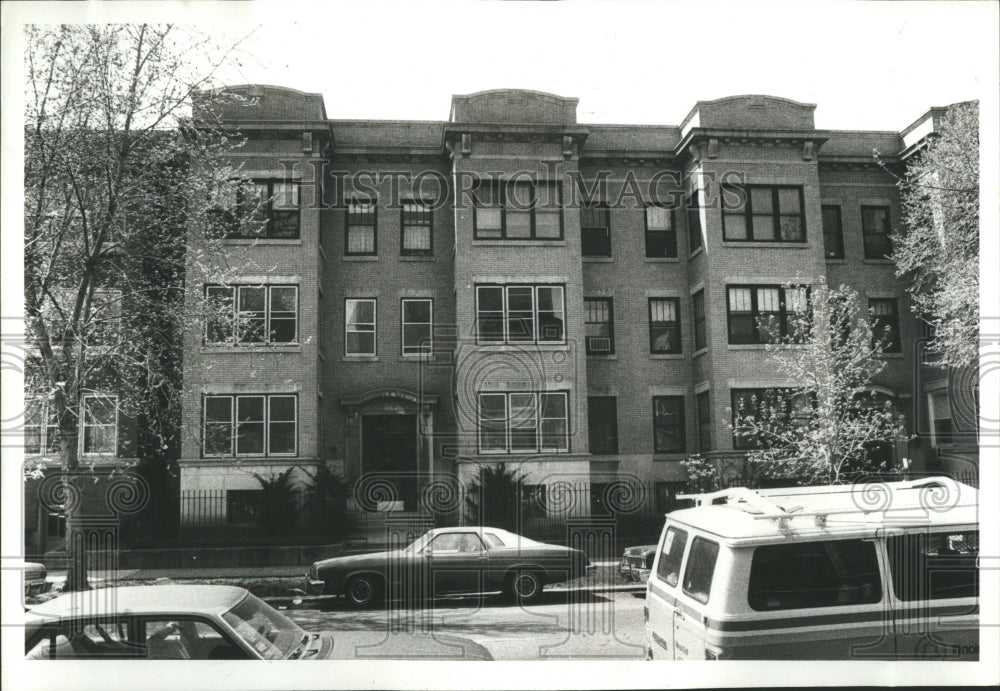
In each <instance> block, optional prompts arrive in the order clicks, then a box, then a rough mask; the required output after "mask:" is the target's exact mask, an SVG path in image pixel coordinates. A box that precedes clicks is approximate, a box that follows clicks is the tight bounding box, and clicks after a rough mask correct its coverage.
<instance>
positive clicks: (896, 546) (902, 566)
mask: <svg viewBox="0 0 1000 691" xmlns="http://www.w3.org/2000/svg"><path fill="white" fill-rule="evenodd" d="M887 543H888V548H889V569H890V571H891V572H892V588H893V591H894V592H895V593H896V597H898V598H899V599H900V600H905V601H910V600H946V599H952V598H956V597H978V596H979V570H978V569H977V568H976V563H977V561H978V559H979V531H975V530H973V531H965V532H954V533H923V534H917V535H901V536H899V537H890V538H889V539H888V541H887Z"/></svg>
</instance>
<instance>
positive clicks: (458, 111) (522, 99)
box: [448, 89, 580, 125]
mask: <svg viewBox="0 0 1000 691" xmlns="http://www.w3.org/2000/svg"><path fill="white" fill-rule="evenodd" d="M579 102H580V99H578V98H566V97H564V96H557V95H555V94H548V93H545V92H542V91H530V90H527V89H494V90H490V91H479V92H476V93H474V94H464V95H455V96H452V97H451V115H450V116H449V118H448V119H449V121H451V122H468V123H481V124H508V123H509V124H519V125H527V124H533V125H575V124H576V105H577V103H579Z"/></svg>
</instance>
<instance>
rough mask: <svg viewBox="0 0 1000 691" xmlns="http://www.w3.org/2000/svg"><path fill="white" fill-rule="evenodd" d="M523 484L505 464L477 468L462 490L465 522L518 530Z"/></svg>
mask: <svg viewBox="0 0 1000 691" xmlns="http://www.w3.org/2000/svg"><path fill="white" fill-rule="evenodd" d="M524 484H525V482H524V477H523V476H522V475H521V472H520V471H519V470H517V469H514V468H508V467H507V464H505V463H502V462H501V463H497V464H496V465H481V466H479V471H478V473H477V474H476V476H475V477H474V478H473V479H472V481H471V482H470V483H469V485H468V487H467V488H466V494H465V509H466V515H467V517H468V519H469V520H470V521H472V522H473V523H474V524H476V525H485V526H490V527H493V528H503V529H505V530H511V531H516V530H518V529H519V528H520V526H519V523H520V516H521V497H522V495H523V492H524V489H523V488H524Z"/></svg>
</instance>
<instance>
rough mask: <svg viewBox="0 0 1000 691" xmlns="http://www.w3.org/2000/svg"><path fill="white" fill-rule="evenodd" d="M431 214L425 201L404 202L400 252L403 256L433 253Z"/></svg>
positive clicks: (429, 206) (429, 207)
mask: <svg viewBox="0 0 1000 691" xmlns="http://www.w3.org/2000/svg"><path fill="white" fill-rule="evenodd" d="M432 219H433V212H432V211H431V205H430V204H429V203H427V202H425V201H419V200H415V201H404V202H403V211H402V224H401V228H402V231H401V232H402V238H401V239H400V251H401V253H402V254H404V255H418V256H419V255H429V254H433V252H434V245H433V239H432V233H431V228H432Z"/></svg>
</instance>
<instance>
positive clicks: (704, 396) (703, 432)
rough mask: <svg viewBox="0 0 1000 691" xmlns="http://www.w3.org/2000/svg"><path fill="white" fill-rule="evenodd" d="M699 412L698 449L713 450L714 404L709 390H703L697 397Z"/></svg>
mask: <svg viewBox="0 0 1000 691" xmlns="http://www.w3.org/2000/svg"><path fill="white" fill-rule="evenodd" d="M694 398H695V403H696V405H697V410H696V412H697V413H698V450H699V451H711V450H712V406H711V404H710V402H709V401H710V399H709V392H708V391H702V392H701V393H699V394H698V395H696V396H695V397H694Z"/></svg>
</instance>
